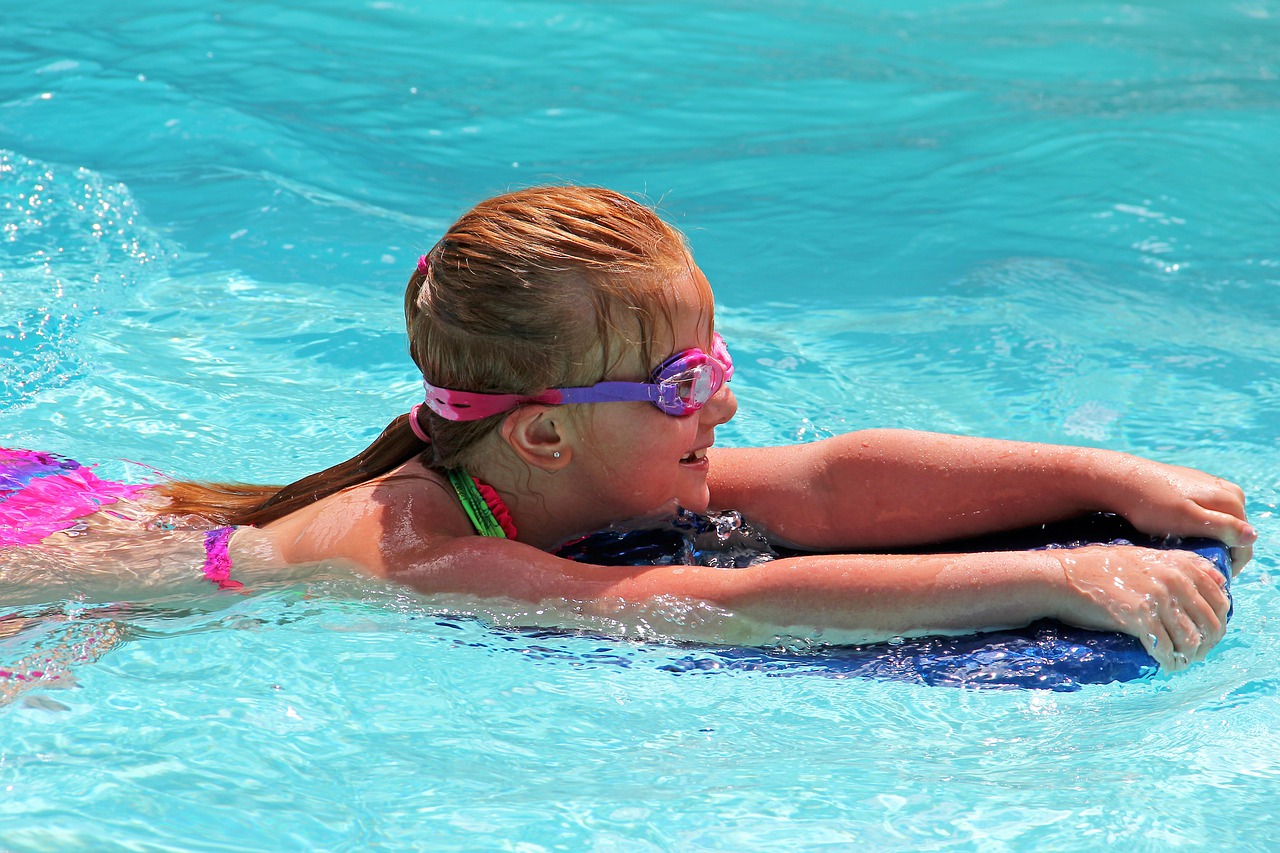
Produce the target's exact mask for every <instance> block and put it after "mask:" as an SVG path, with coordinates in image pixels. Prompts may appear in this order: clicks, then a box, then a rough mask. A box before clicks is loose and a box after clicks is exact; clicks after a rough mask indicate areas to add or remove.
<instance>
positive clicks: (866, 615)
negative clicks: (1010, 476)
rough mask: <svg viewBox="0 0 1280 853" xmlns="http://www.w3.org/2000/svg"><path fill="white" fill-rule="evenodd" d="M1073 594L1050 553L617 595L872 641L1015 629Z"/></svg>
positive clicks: (875, 563) (762, 572) (844, 558)
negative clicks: (673, 600) (675, 600)
mask: <svg viewBox="0 0 1280 853" xmlns="http://www.w3.org/2000/svg"><path fill="white" fill-rule="evenodd" d="M1064 587H1065V581H1064V572H1063V566H1062V563H1061V562H1060V561H1059V560H1058V559H1057V558H1056V557H1055V556H1054V555H1053V554H1052V553H1050V552H1046V551H1038V552H1025V551H1024V552H1002V553H976V554H929V555H891V554H890V555H866V554H862V555H849V554H833V555H821V556H806V557H793V558H788V559H783V560H776V561H773V562H769V563H762V564H758V565H755V566H751V567H748V568H743V569H736V570H725V569H716V568H704V567H697V566H693V567H672V568H670V569H656V570H647V571H644V572H642V573H638V574H636V575H634V576H633V577H631V578H629V579H627V580H624V581H621V582H618V583H616V584H615V585H614V587H613V589H612V590H611V591H610V593H611V594H613V595H616V596H617V597H619V598H623V599H630V600H643V599H645V598H648V597H652V596H655V595H658V594H663V595H672V594H674V595H678V596H681V597H687V598H693V599H700V600H703V601H707V602H709V603H712V604H715V605H718V606H720V607H724V608H726V609H728V610H730V611H732V612H733V613H734V614H736V615H739V616H742V617H745V618H748V619H751V620H753V621H756V622H761V623H765V624H770V625H776V626H780V627H785V626H807V627H811V628H818V629H830V630H841V631H851V632H857V633H860V634H863V635H865V636H866V637H867V638H868V639H872V638H880V639H883V638H886V637H890V636H894V635H904V634H922V633H929V632H938V631H963V630H974V629H982V628H999V627H1015V626H1019V625H1026V624H1028V623H1029V622H1032V621H1034V620H1035V619H1038V618H1043V617H1049V616H1056V615H1058V613H1059V611H1060V610H1061V609H1062V598H1063V596H1062V590H1063V589H1064Z"/></svg>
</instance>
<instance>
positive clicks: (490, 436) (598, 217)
mask: <svg viewBox="0 0 1280 853" xmlns="http://www.w3.org/2000/svg"><path fill="white" fill-rule="evenodd" d="M405 316H406V320H407V324H408V334H409V346H410V352H411V354H412V357H413V359H414V361H415V362H416V363H417V366H418V368H419V369H420V371H421V373H422V376H423V377H424V392H425V400H424V401H423V402H421V403H419V404H418V405H415V406H414V407H413V408H412V410H411V411H410V412H408V413H407V414H404V415H401V416H399V417H397V418H396V419H395V420H394V421H392V423H391V424H390V425H388V426H387V428H386V429H385V430H384V431H383V432H382V434H381V435H380V436H379V437H378V438H377V439H376V440H375V441H374V442H373V444H372V445H370V446H369V447H368V448H366V449H365V450H363V451H362V452H360V453H359V454H357V455H356V456H355V457H354V458H352V459H350V460H348V461H346V462H343V463H341V464H339V465H336V466H334V467H332V468H330V469H328V470H326V471H322V472H320V473H317V474H313V475H311V476H309V477H305V478H303V479H302V480H299V481H298V482H296V483H293V484H291V485H289V486H285V487H284V488H277V487H262V486H244V485H235V484H207V483H192V482H166V483H162V484H160V485H157V486H153V487H149V488H146V489H143V490H138V491H136V492H135V491H130V490H128V487H120V486H119V485H118V484H107V483H105V481H101V480H97V481H96V482H93V481H91V480H90V479H88V478H86V477H85V476H84V475H85V474H88V472H87V471H85V470H84V469H81V468H80V467H79V466H76V465H75V463H70V462H69V461H68V460H60V459H58V458H56V457H50V456H47V455H41V454H29V452H26V451H13V452H10V454H9V457H7V458H3V457H0V471H4V472H7V473H5V474H0V477H7V478H8V479H7V482H8V486H7V488H8V491H7V492H5V491H4V489H5V488H6V486H5V483H6V481H5V480H3V479H0V531H4V530H6V528H7V533H5V534H4V535H5V537H6V538H4V539H0V547H6V546H7V547H8V548H10V549H14V550H10V551H4V552H0V553H7V554H11V555H12V554H14V553H17V550H16V549H23V551H24V552H29V551H33V550H35V551H39V550H41V549H44V550H48V549H64V550H65V549H67V548H70V547H71V546H70V545H68V544H67V541H66V537H67V534H69V533H76V534H80V535H79V536H78V537H77V539H78V541H77V547H79V548H81V549H83V548H84V547H86V545H87V543H88V542H89V541H90V540H95V539H96V540H98V541H102V540H103V537H104V536H108V535H115V536H136V535H137V533H138V531H137V529H136V527H135V528H130V524H131V523H133V522H132V521H131V519H134V518H140V519H142V521H143V523H144V524H145V526H146V527H147V529H148V530H149V531H150V534H149V535H153V536H159V535H161V534H162V533H165V532H166V531H168V534H167V535H170V536H171V537H179V538H181V537H180V534H183V533H184V532H185V535H186V538H185V539H182V540H181V541H183V542H185V543H186V544H185V546H184V547H187V548H188V549H190V550H191V552H192V554H193V555H195V554H196V553H197V548H198V549H199V553H200V554H201V555H202V556H203V559H204V564H205V575H206V576H207V578H208V579H209V580H211V581H213V582H214V583H216V584H217V585H218V586H221V587H224V588H228V587H235V586H236V585H238V584H239V583H240V582H241V580H237V577H239V578H240V579H245V578H250V579H251V578H252V577H255V576H263V575H262V574H261V573H268V574H269V573H271V572H279V571H286V570H289V571H297V570H304V569H300V568H299V567H308V566H317V565H341V566H346V567H349V568H351V569H353V570H355V571H358V572H360V573H362V574H365V575H369V576H373V577H377V578H386V579H389V580H392V581H395V582H397V583H400V584H403V585H405V586H407V587H410V588H412V589H414V590H416V591H418V592H421V593H424V594H427V595H442V596H461V597H463V598H465V599H469V600H506V601H517V602H528V603H531V604H545V603H556V602H560V603H566V602H567V603H569V604H570V605H571V607H570V608H569V609H571V610H572V609H574V608H577V609H579V610H581V609H582V608H586V609H588V610H590V609H592V608H596V609H602V610H607V609H609V608H612V607H615V606H617V605H618V604H619V603H623V604H624V605H625V604H627V603H632V604H641V605H642V604H645V603H647V602H650V603H651V602H655V601H664V600H676V601H686V602H696V603H699V604H705V605H708V606H711V607H713V608H716V609H718V610H719V611H721V612H727V613H730V614H732V615H733V618H735V619H740V620H745V621H747V622H751V623H754V624H759V625H766V626H773V627H775V628H776V629H777V630H780V631H785V630H789V629H795V628H803V627H807V628H811V629H813V628H816V629H826V630H831V631H848V632H855V633H857V634H859V635H861V636H863V637H866V636H871V635H875V636H879V637H887V636H892V635H895V634H907V633H923V632H926V631H959V630H964V629H980V628H992V627H1011V626H1017V625H1023V624H1027V623H1029V622H1031V621H1033V620H1035V619H1038V618H1042V617H1052V618H1057V619H1060V620H1062V621H1064V622H1068V623H1071V624H1075V625H1079V626H1083V627H1089V628H1099V629H1104V630H1112V631H1121V632H1125V633H1129V634H1132V635H1134V636H1136V637H1138V638H1139V639H1140V640H1141V641H1142V642H1143V644H1144V646H1145V647H1146V648H1147V650H1148V651H1149V652H1150V653H1151V654H1152V656H1153V657H1154V658H1156V660H1157V661H1158V662H1159V663H1160V664H1161V665H1162V666H1164V667H1169V668H1180V667H1182V666H1185V665H1186V664H1187V663H1188V662H1190V661H1194V660H1198V659H1201V658H1202V657H1203V656H1204V655H1205V654H1206V653H1207V652H1208V650H1209V649H1211V648H1212V647H1213V645H1214V644H1215V643H1217V642H1218V640H1219V639H1220V638H1221V637H1222V635H1223V631H1224V625H1225V617H1226V613H1227V608H1228V597H1227V595H1226V593H1225V592H1224V590H1223V589H1222V583H1223V581H1222V578H1221V576H1220V575H1219V574H1218V573H1217V572H1216V571H1215V570H1214V569H1213V568H1212V566H1211V565H1210V564H1209V563H1208V562H1207V561H1206V560H1204V559H1203V558H1201V557H1199V556H1196V555H1195V554H1192V553H1188V552H1185V551H1176V550H1171V551H1166V550H1152V549H1146V548H1139V547H1124V546H1120V547H1100V546H1099V547H1082V548H1078V549H1070V550H1042V551H1016V552H986V551H980V552H973V553H936V554H927V553H926V554H918V553H917V554H902V553H893V552H894V551H895V550H898V551H903V550H910V551H918V550H920V549H921V548H923V547H925V546H929V545H933V544H936V543H942V542H946V541H949V540H956V539H961V538H965V537H972V536H978V535H981V534H986V533H990V532H993V531H1000V530H1007V529H1011V528H1015V527H1022V526H1027V525H1033V524H1040V523H1045V522H1049V521H1054V520H1059V519H1063V518H1068V517H1071V516H1073V515H1076V514H1080V513H1082V512H1086V511H1093V510H1098V511H1106V512H1113V513H1117V514H1119V515H1121V516H1123V517H1124V518H1126V519H1128V521H1130V522H1131V523H1132V524H1133V525H1134V526H1136V527H1137V528H1138V529H1140V530H1142V531H1144V532H1146V533H1149V534H1153V535H1156V536H1177V537H1190V536H1204V537H1211V538H1216V539H1220V540H1222V541H1224V542H1226V543H1227V544H1229V545H1231V546H1232V547H1233V557H1234V560H1235V568H1236V570H1237V571H1238V570H1239V568H1240V567H1241V566H1243V565H1244V564H1245V563H1246V562H1247V561H1248V559H1249V557H1250V555H1251V546H1252V543H1253V542H1254V540H1255V538H1256V534H1255V533H1254V531H1253V528H1252V527H1251V526H1250V525H1249V524H1248V522H1247V520H1246V516H1245V509H1244V496H1243V493H1242V492H1241V490H1240V489H1239V488H1238V487H1236V486H1235V485H1232V484H1230V483H1227V482H1225V481H1223V480H1221V479H1218V478H1216V477H1213V476H1210V475H1208V474H1204V473H1201V472H1199V471H1194V470H1190V469H1186V468H1178V467H1172V466H1168V465H1163V464H1160V463H1157V462H1152V461H1148V460H1145V459H1140V458H1136V457H1133V456H1128V455H1124V454H1120V453H1114V452H1109V451H1104V450H1098V449H1089V448H1077V447H1061V446H1050V445H1041V444H1026V443H1019V442H1010V441H998V440H990V439H979V438H967V437H960V436H950V435H938V434H931V433H923V432H915V431H905V430H866V431H861V432H855V433H850V434H847V435H842V436H837V437H834V438H829V439H826V440H823V441H818V442H814V443H810V444H804V445H797V446H790V447H761V448H740V449H722V448H718V447H714V442H715V430H716V427H717V426H719V425H720V424H723V423H725V422H726V421H728V420H729V419H730V418H732V417H733V416H734V413H735V411H736V409H737V401H736V399H735V397H734V395H733V392H732V390H731V387H730V384H729V383H730V379H731V378H732V376H733V369H734V368H733V361H732V358H731V356H730V354H729V350H728V348H727V346H726V343H725V342H724V341H723V340H722V339H721V338H720V336H719V334H718V333H716V331H715V324H714V309H713V302H712V295H711V289H710V286H709V284H708V282H707V279H706V278H705V277H704V276H703V274H702V272H701V271H700V270H699V269H698V267H697V266H696V264H695V263H694V262H693V258H692V256H691V254H690V251H689V248H688V246H687V245H686V243H685V241H684V239H683V237H682V236H681V235H680V234H679V233H678V232H677V231H676V230H675V229H673V228H672V227H671V226H669V225H668V224H666V223H665V222H664V221H663V220H662V219H660V218H659V217H658V216H657V214H656V213H655V212H654V211H653V210H652V209H650V208H648V207H647V206H645V205H643V204H640V203H638V202H635V201H633V200H631V199H629V198H627V197H625V196H622V195H619V194H617V193H614V192H610V191H607V190H603V189H593V188H584V187H564V186H559V187H541V188H534V189H526V190H520V191H517V192H512V193H509V194H507V195H503V196H499V197H497V198H494V199H490V200H488V201H485V202H483V203H481V204H479V205H477V206H476V207H475V208H474V209H473V210H471V211H470V212H468V213H466V214H465V215H464V216H462V218H461V219H459V220H458V222H457V223H455V224H454V225H453V226H452V227H451V228H450V229H449V230H448V232H447V233H446V234H445V235H444V236H443V237H442V238H441V239H440V240H439V242H438V243H436V244H435V246H434V247H433V248H432V249H431V250H430V251H429V252H427V253H426V254H425V255H423V256H422V258H421V259H420V261H419V262H418V265H417V268H416V270H415V271H414V272H413V274H412V276H411V277H410V279H409V283H408V287H407V289H406V292H405ZM24 454H25V455H24ZM24 465H25V466H26V467H25V469H23V468H22V466H24ZM24 471H25V473H24ZM89 476H90V477H91V476H92V475H89ZM95 479H96V478H95ZM45 481H47V482H45ZM32 483H36V484H37V485H39V484H41V483H44V485H43V486H42V488H45V489H46V490H48V489H52V488H53V486H54V485H57V486H58V487H59V488H60V489H62V490H63V493H62V498H61V500H64V501H66V500H68V499H69V498H68V497H67V496H68V495H70V494H73V493H74V494H81V495H87V496H88V497H89V504H88V505H87V506H86V505H85V504H84V503H80V504H76V505H75V506H79V507H80V509H83V510H85V511H83V512H82V511H80V510H77V509H75V508H73V509H71V510H69V511H61V510H59V511H58V512H53V511H50V512H49V513H45V515H57V516H58V517H57V518H51V517H44V516H42V515H41V513H40V512H34V513H33V511H32V506H39V505H40V501H38V500H35V495H34V493H33V492H32V491H31V489H32V488H33V487H32V485H31V484H32ZM122 489H123V490H122ZM6 494H7V495H8V496H9V497H8V499H7V500H6V499H5V498H4V495H6ZM24 495H25V497H23V496H24ZM22 502H25V503H24V504H23V509H22V511H21V512H12V511H7V510H6V507H9V508H10V510H12V509H13V508H14V507H17V506H18V505H19V503H22ZM99 505H101V506H102V509H101V510H100V511H96V512H92V513H91V514H89V513H90V511H91V510H93V509H96V508H97V507H98V506H99ZM677 507H682V508H684V509H686V510H691V511H694V512H703V511H705V510H708V509H709V508H716V509H734V510H738V511H740V512H741V513H742V515H743V516H744V517H746V518H748V519H750V520H751V521H752V522H753V523H754V524H755V525H757V526H758V527H759V528H760V529H762V530H764V531H766V532H767V534H768V536H769V538H770V540H772V541H774V542H776V543H780V544H781V545H785V546H786V547H787V548H789V549H793V552H794V551H802V552H807V553H804V554H796V555H795V556H780V557H778V558H777V559H773V560H770V561H767V562H757V563H755V564H753V565H748V566H746V567H744V568H740V569H732V570H730V569H723V568H711V567H705V566H697V565H693V566H691V565H645V566H625V567H617V566H611V567H604V566H598V565H589V564H584V563H581V562H575V561H572V560H569V559H565V558H564V557H562V556H558V555H557V554H556V553H555V552H556V551H557V550H558V549H560V548H561V546H563V545H564V543H566V542H572V541H573V540H575V539H576V538H578V537H581V536H582V535H583V534H586V533H589V532H591V531H594V530H598V529H600V528H604V527H607V526H609V525H612V524H615V523H619V522H624V521H626V520H628V519H635V518H654V517H658V516H662V515H672V514H674V513H675V512H676V511H677ZM33 519H34V521H33ZM37 522H38V523H37ZM24 525H25V526H24ZM193 528H194V529H195V531H196V532H195V534H192V533H191V532H190V530H191V529H193ZM85 534H95V536H89V535H85ZM193 537H194V538H193ZM867 552H879V553H867ZM4 560H5V558H4V557H0V564H3V562H4ZM194 561H195V562H198V560H194ZM170 562H172V561H170ZM132 573H133V576H135V577H136V575H137V570H136V569H135V570H132ZM193 574H198V573H196V572H193Z"/></svg>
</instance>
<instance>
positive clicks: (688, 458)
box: [683, 447, 707, 462]
mask: <svg viewBox="0 0 1280 853" xmlns="http://www.w3.org/2000/svg"><path fill="white" fill-rule="evenodd" d="M706 455H707V449H706V448H705V447H704V448H702V449H701V450H693V451H690V452H689V453H686V454H685V456H684V460H683V461H685V462H698V461H700V460H701V459H702V458H703V457H705V456H706Z"/></svg>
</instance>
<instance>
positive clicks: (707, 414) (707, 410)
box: [702, 383, 738, 426]
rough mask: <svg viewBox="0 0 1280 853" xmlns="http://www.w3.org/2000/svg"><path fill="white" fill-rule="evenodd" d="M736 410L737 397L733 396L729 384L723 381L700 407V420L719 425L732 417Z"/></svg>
mask: <svg viewBox="0 0 1280 853" xmlns="http://www.w3.org/2000/svg"><path fill="white" fill-rule="evenodd" d="M737 412H738V398H737V397H735V396H734V394H733V389H731V388H730V387H729V384H728V383H725V384H724V385H722V386H721V387H720V390H719V391H717V392H716V393H715V394H714V395H713V396H712V397H711V399H710V400H708V401H707V404H706V405H705V406H703V407H702V420H703V421H704V422H707V423H710V424H711V425H712V426H719V425H720V424H722V423H724V422H726V421H728V420H729V419H730V418H732V417H733V416H734V415H735V414H737Z"/></svg>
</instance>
